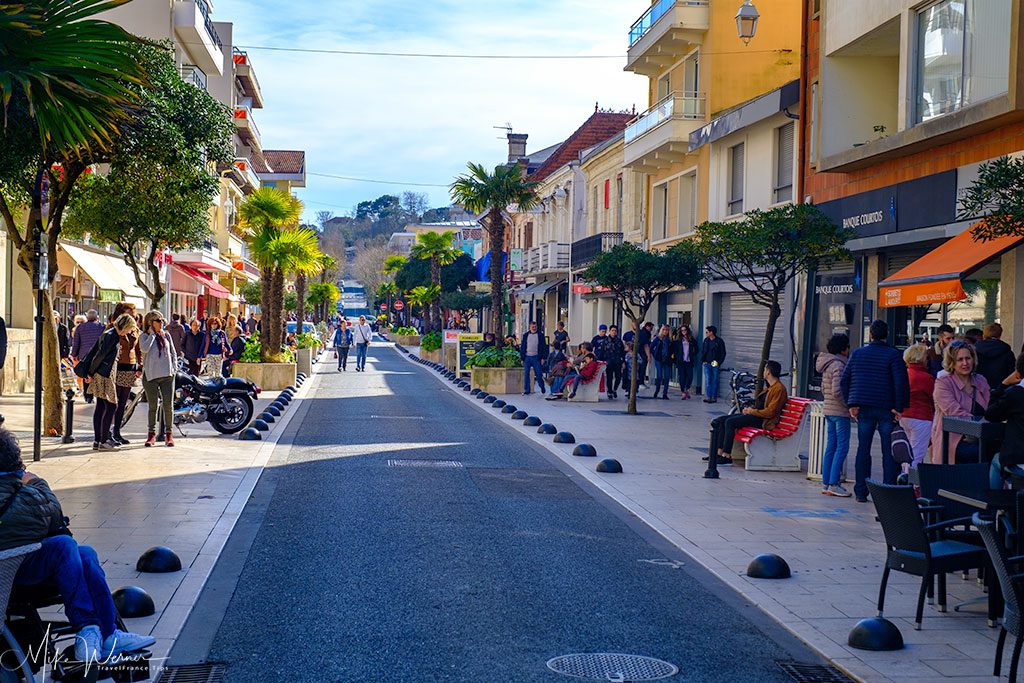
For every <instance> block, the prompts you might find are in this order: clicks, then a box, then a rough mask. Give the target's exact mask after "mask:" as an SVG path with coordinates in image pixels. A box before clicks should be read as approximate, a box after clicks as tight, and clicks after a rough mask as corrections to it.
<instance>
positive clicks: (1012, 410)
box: [985, 353, 1024, 489]
mask: <svg viewBox="0 0 1024 683" xmlns="http://www.w3.org/2000/svg"><path fill="white" fill-rule="evenodd" d="M1022 376H1024V353H1022V354H1021V355H1019V356H1017V360H1016V362H1015V363H1014V371H1013V373H1012V374H1010V375H1009V376H1008V377H1006V378H1004V379H1003V381H1002V382H1000V383H999V384H997V385H995V386H994V387H992V392H991V395H990V397H989V404H988V409H986V410H985V419H986V420H989V421H990V422H1005V423H1006V431H1005V434H1004V435H1003V442H1002V444H1001V445H1000V448H999V453H997V454H996V455H995V457H993V458H992V467H991V470H990V474H989V479H990V481H989V486H990V488H993V489H1001V488H1003V481H1004V480H1005V479H1006V478H1007V476H1008V475H1007V474H1006V471H1007V470H1011V469H1016V470H1017V471H1018V472H1019V471H1020V467H1019V466H1020V465H1021V464H1022V463H1024V386H1021V377H1022Z"/></svg>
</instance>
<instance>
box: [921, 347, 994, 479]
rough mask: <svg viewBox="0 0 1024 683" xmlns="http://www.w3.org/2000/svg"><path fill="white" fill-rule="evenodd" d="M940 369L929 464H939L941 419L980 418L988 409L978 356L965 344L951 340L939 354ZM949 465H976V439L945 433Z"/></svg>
mask: <svg viewBox="0 0 1024 683" xmlns="http://www.w3.org/2000/svg"><path fill="white" fill-rule="evenodd" d="M942 368H943V369H944V370H945V371H946V372H947V373H948V374H945V375H943V376H942V377H939V378H938V379H936V380H935V394H934V398H935V418H934V419H933V420H932V462H935V463H941V462H942V446H943V444H942V437H943V433H942V418H943V417H945V416H946V415H956V416H959V417H983V416H984V415H985V409H986V408H988V401H989V386H988V380H987V379H985V377H984V376H983V375H979V374H977V368H978V356H977V354H976V353H975V351H974V347H973V346H971V344H970V343H969V342H966V341H955V342H953V343H952V344H950V345H948V346H947V347H946V349H945V351H944V352H943V354H942ZM946 436H947V438H948V439H949V453H950V461H951V463H956V464H957V465H963V464H970V463H976V462H980V461H981V460H980V458H981V453H980V451H979V442H978V439H977V437H970V436H964V435H960V434H952V433H951V434H947V435H946Z"/></svg>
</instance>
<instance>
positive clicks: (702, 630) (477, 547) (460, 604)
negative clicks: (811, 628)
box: [172, 346, 816, 683]
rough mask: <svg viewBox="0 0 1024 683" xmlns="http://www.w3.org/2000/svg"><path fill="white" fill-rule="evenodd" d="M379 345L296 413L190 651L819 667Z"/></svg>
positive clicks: (352, 659) (382, 674)
mask: <svg viewBox="0 0 1024 683" xmlns="http://www.w3.org/2000/svg"><path fill="white" fill-rule="evenodd" d="M370 355H371V363H370V365H369V366H368V368H367V372H365V373H360V374H357V373H355V372H353V370H352V364H350V367H349V370H348V372H347V373H334V371H333V369H332V370H331V374H330V375H328V376H326V377H322V378H321V379H320V382H321V384H320V386H319V388H318V390H317V391H316V393H315V394H313V395H312V399H311V400H310V401H307V402H306V403H307V404H308V411H307V412H305V413H304V414H303V415H299V416H297V418H296V420H295V421H293V428H294V435H293V443H292V447H291V449H290V450H287V449H284V448H282V447H281V446H279V448H278V452H280V453H282V455H281V456H280V458H279V460H278V462H277V463H276V465H275V466H271V467H269V468H268V470H267V471H266V473H265V474H264V476H263V478H262V479H261V481H260V483H259V485H258V486H257V489H256V491H255V492H254V495H253V497H252V501H251V502H250V504H249V507H248V508H247V509H246V512H245V514H244V515H243V519H242V520H241V521H240V523H239V525H238V527H237V528H236V531H235V532H234V534H233V536H232V539H231V541H230V542H229V547H228V549H227V551H226V552H225V554H224V555H223V556H222V558H221V561H220V562H219V563H218V566H217V567H216V569H215V570H214V575H213V577H211V581H210V585H209V586H208V590H207V592H206V593H204V596H203V597H201V598H200V602H199V607H197V610H196V612H194V613H193V615H192V617H191V618H190V620H189V623H188V624H187V625H186V629H185V632H184V633H183V636H182V638H181V639H180V640H179V645H180V647H177V648H176V650H175V652H173V653H172V659H173V660H174V661H175V662H176V663H184V662H183V659H182V658H183V657H184V658H189V657H193V658H194V660H193V661H200V660H201V659H203V658H204V657H205V658H206V659H208V661H214V662H225V663H227V665H228V676H227V681H229V682H230V683H235V682H237V683H243V682H245V683H252V682H256V681H268V682H269V681H274V682H289V683H294V682H305V681H310V682H314V681H315V682H317V683H321V682H325V681H488V682H489V681H495V682H497V681H570V680H579V679H571V678H566V677H564V676H561V675H558V674H555V673H553V672H551V671H549V670H548V669H547V667H546V662H547V661H548V660H549V659H550V658H552V657H556V656H559V655H564V654H569V653H576V652H622V653H631V654H641V655H647V656H651V657H656V658H659V659H662V660H666V661H668V662H671V663H673V664H675V665H676V666H678V667H679V669H680V672H679V674H678V675H677V676H676V677H674V678H672V679H671V680H686V681H730V682H732V683H737V682H741V681H752V682H753V681H757V682H758V683H765V682H770V681H780V682H791V681H792V679H791V678H789V677H788V676H787V675H785V674H784V673H783V672H782V670H781V669H780V668H779V667H778V665H777V663H776V662H777V660H794V659H797V660H801V661H810V662H814V661H816V660H815V659H814V656H813V655H812V654H811V653H810V652H809V651H807V650H805V649H804V648H803V647H802V646H800V645H798V644H797V643H796V641H795V640H793V639H792V638H791V637H790V636H788V634H786V633H785V632H784V631H783V630H782V629H781V628H780V627H778V626H776V625H775V624H773V623H772V622H770V621H769V620H768V619H767V618H766V617H763V615H760V613H759V612H757V611H756V610H754V609H753V608H751V607H749V606H746V605H743V604H742V603H741V602H740V601H739V600H738V599H737V598H734V597H733V596H732V594H731V593H730V592H729V591H728V589H727V588H725V587H724V586H723V585H722V584H718V583H716V582H715V581H714V580H713V579H711V578H709V576H708V575H706V574H705V573H703V572H702V570H700V569H697V568H694V567H693V566H692V565H693V564H694V563H693V562H692V561H687V562H686V564H685V566H683V567H682V568H673V566H672V563H671V562H667V561H665V560H678V559H684V558H685V556H684V555H681V554H679V553H678V551H676V550H674V549H673V548H671V547H669V546H667V544H665V543H664V542H663V541H662V540H661V539H660V538H656V537H655V536H654V534H653V533H652V532H649V530H646V527H644V526H643V525H641V524H640V523H639V522H637V521H636V520H635V519H634V520H630V519H629V518H628V515H627V514H626V513H624V512H623V511H622V510H621V508H618V507H617V506H616V505H615V504H614V503H612V502H611V501H610V500H609V499H607V498H605V497H604V496H603V494H601V493H599V492H597V491H596V489H594V488H592V487H591V486H590V485H589V484H586V483H585V482H579V483H578V481H577V479H576V478H575V477H574V478H572V479H570V478H569V477H568V476H566V474H565V473H563V470H562V469H560V468H559V467H558V466H556V460H555V458H554V456H553V455H551V454H550V453H547V452H546V451H544V450H543V449H541V448H540V447H539V446H537V445H535V444H533V443H531V442H530V441H528V440H527V439H525V438H523V437H522V436H520V435H518V434H516V433H515V431H514V430H513V429H512V428H510V427H506V426H503V425H500V424H497V423H496V422H495V421H493V420H491V419H490V418H487V417H486V416H483V415H481V414H480V413H479V411H478V409H477V408H475V407H474V406H472V405H469V404H468V403H466V402H465V401H463V400H462V399H461V398H460V397H458V396H456V395H455V394H454V393H453V392H452V391H451V390H449V389H446V388H444V387H442V386H441V385H440V384H439V383H438V382H437V380H436V379H435V378H433V377H430V376H429V373H430V372H431V371H428V370H426V369H424V368H422V367H420V366H416V365H413V364H410V363H408V362H407V361H406V360H404V359H403V358H401V357H400V356H399V355H398V353H397V352H396V351H394V350H393V349H391V348H387V347H385V346H377V347H374V348H371V354H370ZM325 359H326V357H325ZM325 362H327V363H329V362H330V360H329V359H326V360H325ZM299 418H301V419H299ZM389 460H416V461H421V462H422V461H438V460H445V461H455V462H457V463H460V464H461V467H436V466H430V467H423V466H419V467H416V466H407V465H406V466H394V465H389ZM272 464H273V463H272ZM651 560H655V562H651ZM684 561H685V559H684ZM236 582H237V583H236ZM232 590H233V593H232ZM208 593H209V595H208ZM721 595H725V596H727V597H726V598H725V599H722V598H721V597H719V596H721ZM218 596H219V598H218ZM228 596H230V599H229V598H228ZM218 599H219V601H220V603H222V604H221V606H220V607H218ZM218 622H219V625H218ZM204 634H205V636H204ZM204 637H205V640H204ZM204 642H205V643H206V644H207V645H208V646H209V651H208V652H203V651H201V650H204V649H206V648H205V646H201V645H202V644H203V643H204ZM197 643H198V644H200V646H197ZM197 648H198V650H199V651H197ZM190 649H191V651H189V650H190Z"/></svg>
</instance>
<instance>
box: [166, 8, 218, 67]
mask: <svg viewBox="0 0 1024 683" xmlns="http://www.w3.org/2000/svg"><path fill="white" fill-rule="evenodd" d="M174 33H175V34H176V35H177V36H178V39H179V41H180V42H181V44H182V45H183V46H184V48H185V51H186V52H187V53H188V55H190V56H191V57H192V62H193V63H195V64H196V66H198V67H199V68H200V69H202V70H203V71H204V72H205V73H206V74H217V75H218V76H222V75H224V48H223V46H222V44H221V42H220V36H218V35H217V29H216V28H214V26H213V20H212V19H210V6H209V5H208V4H207V2H206V0H174Z"/></svg>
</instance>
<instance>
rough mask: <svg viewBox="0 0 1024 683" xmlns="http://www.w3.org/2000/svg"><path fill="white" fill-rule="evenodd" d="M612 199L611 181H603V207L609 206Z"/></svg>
mask: <svg viewBox="0 0 1024 683" xmlns="http://www.w3.org/2000/svg"><path fill="white" fill-rule="evenodd" d="M611 201H612V181H611V180H605V181H604V208H606V209H608V208H611Z"/></svg>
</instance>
